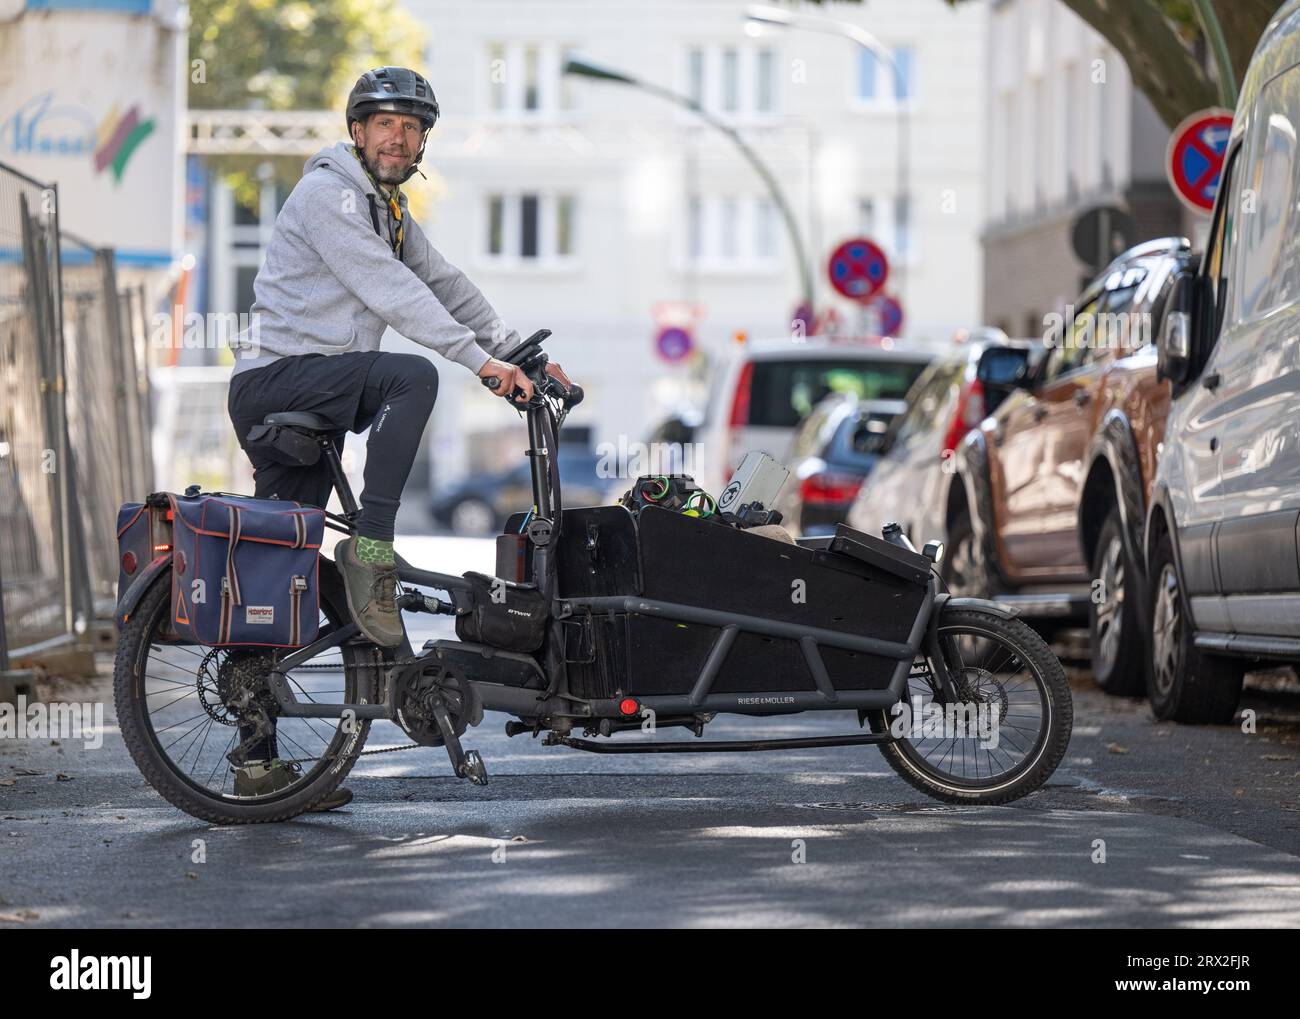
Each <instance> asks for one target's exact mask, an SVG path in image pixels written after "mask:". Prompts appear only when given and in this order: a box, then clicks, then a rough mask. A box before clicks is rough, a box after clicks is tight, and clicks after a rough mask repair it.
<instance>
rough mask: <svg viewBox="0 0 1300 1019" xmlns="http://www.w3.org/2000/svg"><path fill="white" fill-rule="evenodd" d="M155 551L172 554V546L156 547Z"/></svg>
mask: <svg viewBox="0 0 1300 1019" xmlns="http://www.w3.org/2000/svg"><path fill="white" fill-rule="evenodd" d="M153 550H154V551H155V552H170V551H171V550H172V547H171V546H170V545H155V546H154V547H153Z"/></svg>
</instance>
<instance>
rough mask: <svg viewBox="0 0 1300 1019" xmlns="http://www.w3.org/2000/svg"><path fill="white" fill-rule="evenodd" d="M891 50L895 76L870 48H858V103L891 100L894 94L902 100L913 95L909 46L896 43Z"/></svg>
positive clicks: (888, 101)
mask: <svg viewBox="0 0 1300 1019" xmlns="http://www.w3.org/2000/svg"><path fill="white" fill-rule="evenodd" d="M891 53H892V55H893V58H894V64H895V65H896V66H897V78H896V79H895V74H894V69H893V68H891V67H890V66H889V63H888V61H885V60H881V59H880V58H879V57H878V56H877V55H876V53H875V52H874V51H873V50H869V49H866V48H865V47H859V48H858V99H859V100H861V101H862V102H864V103H877V102H883V103H892V102H894V100H895V95H897V97H898V99H900V100H901V101H903V102H908V101H910V100H911V99H912V98H913V92H914V88H915V82H914V80H913V79H914V75H913V72H912V63H913V61H912V48H911V47H910V46H900V47H898V48H896V49H894V50H892V51H891ZM895 84H897V90H895Z"/></svg>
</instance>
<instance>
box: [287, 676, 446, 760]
mask: <svg viewBox="0 0 1300 1019" xmlns="http://www.w3.org/2000/svg"><path fill="white" fill-rule="evenodd" d="M343 668H344V666H343V665H342V664H341V663H340V664H339V665H332V664H330V663H328V662H320V663H316V664H308V665H295V666H294V667H293V668H292V669H290V670H289V674H292V673H295V672H310V671H313V670H315V671H317V672H323V671H325V670H329V671H331V672H342V671H343ZM420 748H421V744H419V743H408V744H407V745H406V746H404V747H382V748H380V749H379V750H362V751H361V752H360V753H359V754H357V755H356V756H357V757H370V756H372V755H373V754H395V753H397V752H398V751H399V750H419V749H420ZM338 756H339V755H338V754H337V753H334V754H331V755H330V756H329V757H327V758H326V757H281V758H280V760H282V761H284V763H285V764H306V763H309V762H313V761H323V760H330V761H332V760H335V759H336V758H337V757H338Z"/></svg>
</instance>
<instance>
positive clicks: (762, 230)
mask: <svg viewBox="0 0 1300 1019" xmlns="http://www.w3.org/2000/svg"><path fill="white" fill-rule="evenodd" d="M754 253H755V254H756V255H758V257H759V258H761V259H770V258H775V257H776V206H775V205H774V204H773V202H772V199H770V198H760V199H758V202H757V203H756V204H755V206H754Z"/></svg>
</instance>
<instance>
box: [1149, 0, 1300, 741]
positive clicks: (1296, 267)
mask: <svg viewBox="0 0 1300 1019" xmlns="http://www.w3.org/2000/svg"><path fill="white" fill-rule="evenodd" d="M1298 136H1300V0H1291V2H1288V3H1287V4H1285V5H1284V6H1283V7H1282V8H1281V9H1280V10H1279V11H1278V13H1277V15H1276V16H1275V17H1274V19H1273V21H1272V22H1270V24H1269V27H1268V29H1267V30H1266V31H1265V33H1264V35H1263V37H1262V38H1261V39H1260V42H1259V45H1258V47H1257V48H1256V50H1255V55H1254V57H1253V59H1252V60H1251V64H1250V68H1249V70H1248V71H1247V74H1246V79H1245V82H1244V83H1243V85H1242V91H1241V97H1240V100H1239V101H1238V104H1237V109H1236V113H1235V116H1234V119H1233V124H1232V131H1231V135H1230V138H1229V142H1228V148H1227V153H1226V157H1225V161H1224V165H1223V171H1222V174H1221V177H1220V182H1219V189H1218V196H1217V200H1216V205H1215V209H1214V215H1213V219H1212V220H1211V228H1210V235H1209V239H1208V241H1207V242H1206V250H1205V253H1204V256H1203V257H1202V259H1201V264H1200V268H1199V269H1198V270H1196V271H1195V272H1186V273H1184V274H1182V275H1180V276H1179V277H1178V278H1177V279H1176V280H1175V283H1174V288H1173V290H1172V292H1171V294H1170V297H1169V301H1168V303H1167V305H1166V313H1165V317H1164V319H1163V321H1162V323H1161V326H1160V333H1159V337H1158V341H1157V358H1158V370H1159V371H1160V372H1161V374H1162V375H1164V376H1165V377H1167V378H1169V379H1170V381H1171V383H1172V386H1173V389H1172V397H1173V401H1172V406H1171V408H1170V413H1169V418H1168V424H1167V426H1166V432H1165V440H1164V443H1163V445H1162V447H1161V450H1160V455H1159V459H1158V465H1157V468H1156V477H1155V481H1154V485H1153V491H1152V497H1151V505H1150V510H1149V512H1148V514H1147V524H1146V533H1145V538H1144V546H1145V553H1146V557H1147V564H1148V572H1147V576H1148V577H1150V578H1151V585H1150V587H1151V590H1150V606H1149V607H1150V610H1151V614H1150V617H1149V618H1150V619H1151V625H1152V641H1151V649H1152V653H1151V669H1150V674H1149V676H1148V681H1147V688H1148V693H1149V695H1150V699H1151V704H1152V707H1153V708H1154V710H1155V713H1156V715H1157V716H1158V717H1160V718H1171V719H1177V720H1179V721H1184V722H1226V721H1229V720H1230V719H1231V718H1232V716H1233V714H1234V712H1235V710H1236V706H1237V700H1238V697H1239V696H1240V692H1241V682H1242V675H1243V673H1244V672H1245V671H1246V670H1247V669H1248V668H1250V667H1251V665H1252V663H1254V662H1262V661H1273V662H1290V663H1297V662H1300V542H1298V541H1297V534H1298V531H1300V148H1298V146H1297V137H1298Z"/></svg>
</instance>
